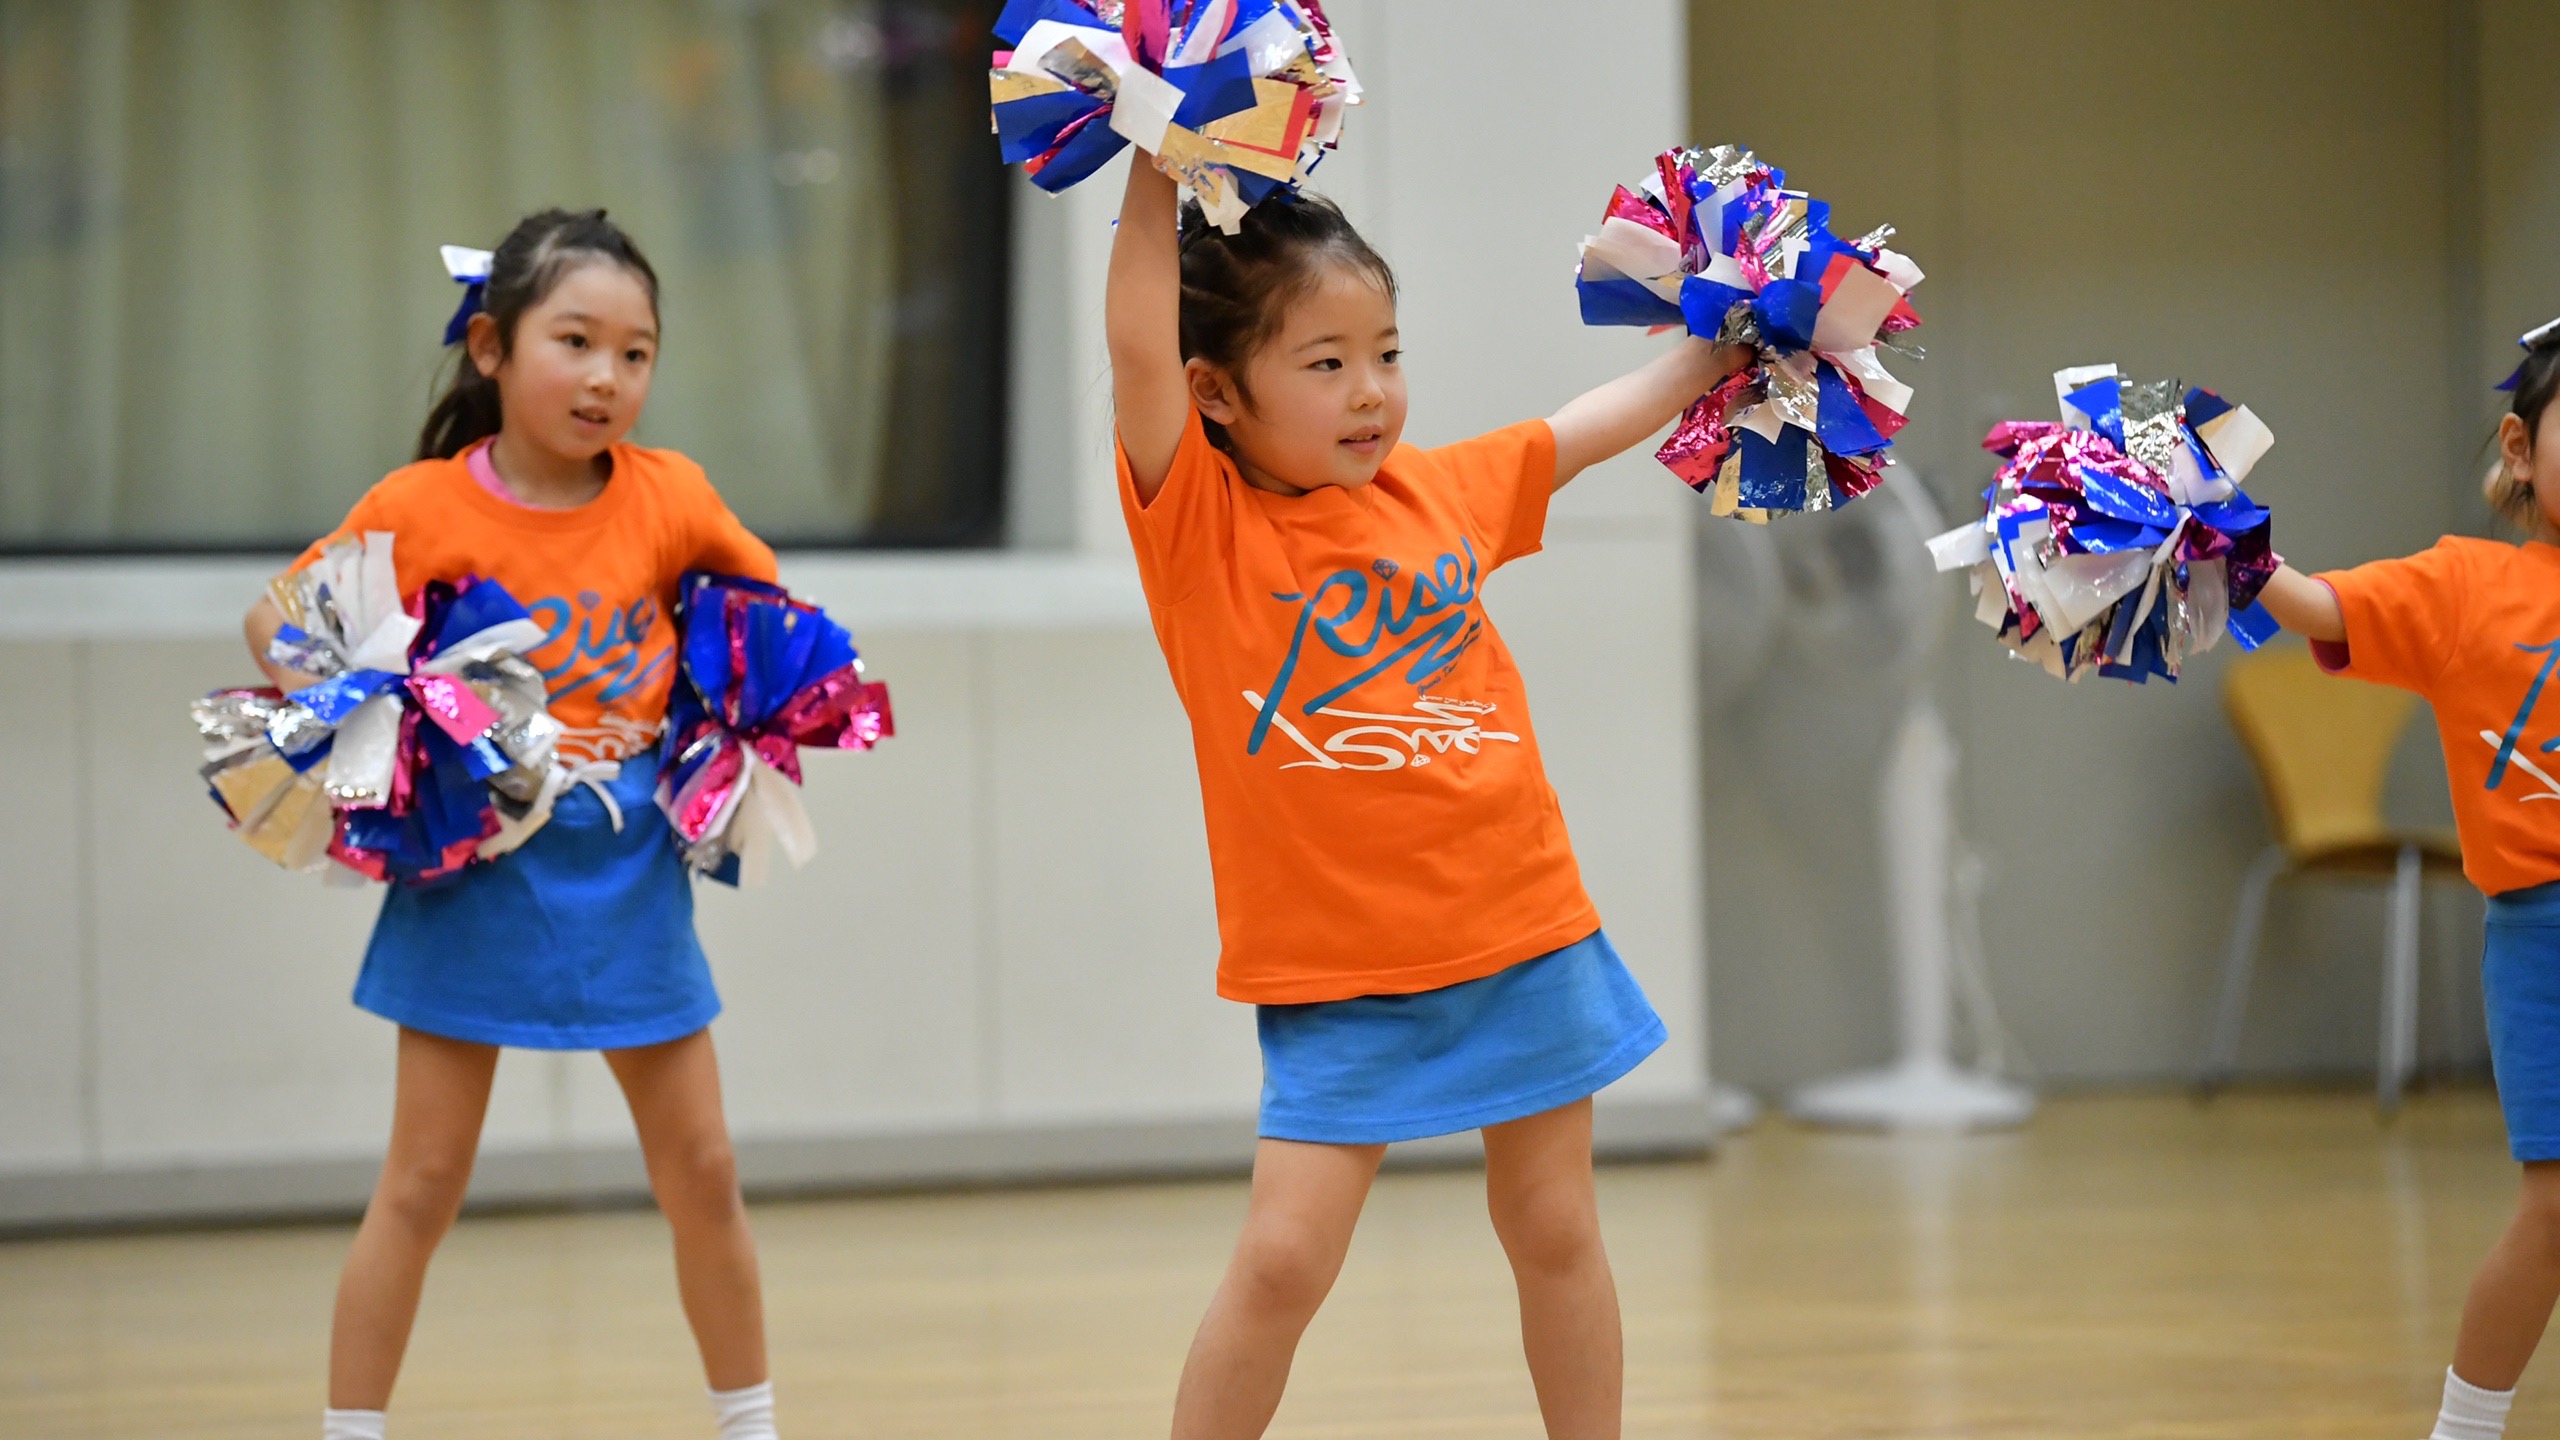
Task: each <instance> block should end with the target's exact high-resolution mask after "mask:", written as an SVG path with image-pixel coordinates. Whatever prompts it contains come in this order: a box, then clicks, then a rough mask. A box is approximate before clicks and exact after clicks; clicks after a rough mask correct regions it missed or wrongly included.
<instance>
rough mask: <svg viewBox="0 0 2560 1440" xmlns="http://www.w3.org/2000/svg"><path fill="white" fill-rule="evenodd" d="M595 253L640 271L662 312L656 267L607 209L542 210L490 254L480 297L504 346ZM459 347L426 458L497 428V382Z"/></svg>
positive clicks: (424, 438) (427, 439)
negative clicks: (529, 313) (485, 285)
mask: <svg viewBox="0 0 2560 1440" xmlns="http://www.w3.org/2000/svg"><path fill="white" fill-rule="evenodd" d="M597 260H605V261H610V262H612V263H613V264H616V265H619V266H621V267H622V268H623V269H625V270H628V271H630V272H631V273H632V274H633V275H636V276H638V277H639V279H640V283H641V285H642V286H643V287H644V288H646V289H647V290H648V292H649V313H650V314H652V315H655V314H656V313H657V310H658V272H657V271H656V270H655V269H653V268H651V266H650V264H649V257H647V256H646V255H643V254H641V253H640V247H639V246H638V245H635V244H633V243H632V240H631V237H630V236H629V235H627V234H625V233H623V229H622V227H621V226H619V225H616V224H614V223H613V222H612V221H610V220H608V219H606V218H605V216H604V211H602V210H601V209H598V210H544V211H541V212H540V213H538V214H533V215H527V216H526V217H524V218H523V219H522V220H519V221H517V222H516V228H514V229H513V230H510V231H508V232H507V238H506V239H504V240H501V241H499V242H498V248H497V251H496V253H495V255H494V257H493V258H492V259H491V260H490V262H489V283H488V288H487V289H486V290H485V291H483V292H482V294H481V297H480V308H481V309H482V310H484V311H486V312H487V313H488V316H489V318H490V319H491V320H494V321H496V322H497V325H498V351H499V353H500V354H502V355H507V354H513V353H514V352H515V348H516V323H517V322H518V321H520V320H522V319H524V312H526V311H527V310H530V309H532V308H533V307H534V306H536V305H539V304H541V303H542V302H543V300H544V299H545V298H546V297H547V296H549V295H550V294H551V292H552V290H553V289H554V288H555V287H556V286H558V285H559V283H560V280H561V277H563V276H565V275H567V274H568V273H569V272H570V271H572V270H574V269H576V268H577V267H579V266H580V265H585V264H588V263H591V262H593V261H597ZM453 351H454V355H453V378H452V379H451V380H450V381H448V382H447V383H446V385H445V390H444V396H443V398H441V399H439V400H437V401H436V403H435V408H434V409H432V410H429V411H428V412H427V423H426V425H425V426H424V427H423V428H422V429H420V430H419V431H418V458H419V459H421V460H449V459H452V458H453V457H454V456H456V455H459V454H461V453H462V452H463V451H465V450H468V449H470V448H471V447H472V446H473V445H474V444H476V443H478V442H479V441H482V440H485V439H487V438H488V437H490V436H492V435H495V434H497V433H498V424H499V409H498V382H497V381H495V380H493V379H491V378H490V377H488V376H486V375H483V374H481V373H480V367H479V366H477V365H474V364H473V363H471V349H470V346H469V345H468V344H467V343H457V344H455V345H454V346H453Z"/></svg>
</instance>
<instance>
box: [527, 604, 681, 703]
mask: <svg viewBox="0 0 2560 1440" xmlns="http://www.w3.org/2000/svg"><path fill="white" fill-rule="evenodd" d="M525 608H526V610H527V612H528V613H530V614H531V615H532V616H533V618H534V619H535V620H536V621H537V622H539V623H540V624H541V626H542V628H543V636H542V643H541V644H540V645H538V646H536V647H535V649H536V650H537V651H541V650H548V649H549V648H551V646H552V645H553V644H554V643H555V642H558V641H561V640H564V639H565V640H569V641H570V642H571V643H570V646H569V652H568V653H567V654H566V655H563V656H561V657H560V659H559V661H558V662H557V663H555V664H551V665H546V666H543V667H541V668H542V678H543V679H544V680H546V681H548V682H550V686H551V698H552V699H554V700H558V699H561V698H563V697H566V696H570V695H575V694H577V693H578V692H579V691H581V690H584V689H587V688H588V687H589V686H593V687H594V688H595V692H596V699H597V700H598V701H599V702H600V703H603V704H607V705H610V704H612V703H613V702H614V701H616V700H619V699H621V698H622V697H623V696H625V695H628V694H630V693H631V692H633V691H635V690H639V689H642V688H644V687H646V686H647V685H649V684H650V683H651V682H652V681H654V680H655V679H656V678H657V677H658V675H659V674H660V673H661V672H663V671H664V670H665V669H666V668H667V666H668V665H669V664H671V663H672V662H673V661H674V659H675V652H674V651H673V650H672V649H667V650H660V651H659V652H658V653H657V654H656V655H654V656H648V657H647V658H646V659H645V661H644V659H643V651H644V647H645V646H647V644H648V642H649V637H650V635H651V633H652V632H653V631H655V630H656V629H657V626H658V602H657V601H656V600H655V599H654V598H651V597H649V596H645V595H644V596H642V597H641V598H640V599H638V600H635V601H633V602H632V603H631V604H630V605H629V606H628V607H627V608H624V609H620V610H602V611H601V612H599V611H598V610H597V609H596V608H593V607H582V608H588V613H587V615H586V616H585V617H584V618H579V616H578V614H577V611H576V610H573V609H572V608H571V607H570V604H569V602H568V601H566V600H563V599H559V598H558V597H553V598H551V599H547V600H539V601H536V602H535V603H533V604H531V605H529V606H526V607H525ZM573 624H574V625H575V626H576V627H577V633H576V635H575V636H574V637H573V636H571V634H570V627H571V626H572V625H573ZM573 672H577V673H573Z"/></svg>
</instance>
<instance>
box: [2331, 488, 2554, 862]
mask: <svg viewBox="0 0 2560 1440" xmlns="http://www.w3.org/2000/svg"><path fill="white" fill-rule="evenodd" d="M2319 579H2320V580H2322V581H2323V582H2324V583H2326V584H2327V585H2328V587H2329V588H2330V589H2331V590H2333V591H2335V592H2336V593H2337V596H2338V608H2339V609H2340V610H2341V611H2342V612H2344V613H2345V615H2346V621H2347V643H2346V647H2345V654H2344V655H2343V656H2342V655H2340V654H2339V653H2338V647H2336V646H2321V647H2318V649H2319V652H2320V655H2321V663H2322V664H2323V665H2324V666H2326V667H2327V668H2328V669H2330V670H2331V671H2333V672H2335V673H2337V674H2341V675H2351V676H2354V677H2355V678H2357V679H2359V680H2372V681H2377V682H2379V683H2381V684H2385V685H2397V686H2399V687H2400V688H2402V689H2404V690H2414V691H2416V692H2417V693H2418V694H2420V695H2421V696H2424V697H2425V698H2426V701H2427V703H2428V704H2429V705H2431V706H2433V707H2434V708H2435V714H2436V732H2437V734H2438V736H2439V738H2440V739H2442V741H2443V742H2444V767H2445V774H2446V778H2447V780H2448V781H2449V782H2450V783H2451V785H2452V787H2453V818H2454V823H2455V826H2456V827H2457V828H2458V829H2459V830H2460V831H2461V833H2462V869H2463V873H2465V874H2467V875H2469V876H2470V877H2471V883H2472V884H2474V885H2477V886H2479V887H2480V888H2481V890H2483V891H2485V892H2486V893H2488V894H2491V895H2499V894H2504V893H2505V892H2507V891H2510V890H2522V889H2525V888H2527V887H2528V886H2533V885H2541V884H2545V883H2548V882H2550V881H2553V880H2560V804H2555V805H2554V806H2553V808H2551V809H2549V810H2536V809H2534V808H2533V807H2534V806H2535V805H2536V804H2537V803H2541V802H2544V801H2560V684H2555V683H2552V682H2553V681H2554V680H2555V679H2560V676H2555V675H2554V673H2553V672H2554V670H2555V669H2560V548H2554V547H2553V546H2550V545H2545V544H2540V543H2535V544H2531V545H2522V546H2517V545H2502V544H2500V543H2498V542H2496V541H2494V540H2465V539H2458V538H2454V537H2450V536H2448V537H2447V538H2445V539H2443V540H2440V541H2438V542H2436V545H2435V548H2434V549H2432V550H2424V551H2421V552H2419V553H2418V554H2415V555H2411V556H2408V557H2406V558H2403V559H2398V560H2376V561H2374V562H2373V563H2372V564H2370V565H2359V566H2357V567H2355V568H2354V569H2352V570H2332V571H2330V572H2328V573H2326V574H2324V575H2321V576H2320V577H2319Z"/></svg>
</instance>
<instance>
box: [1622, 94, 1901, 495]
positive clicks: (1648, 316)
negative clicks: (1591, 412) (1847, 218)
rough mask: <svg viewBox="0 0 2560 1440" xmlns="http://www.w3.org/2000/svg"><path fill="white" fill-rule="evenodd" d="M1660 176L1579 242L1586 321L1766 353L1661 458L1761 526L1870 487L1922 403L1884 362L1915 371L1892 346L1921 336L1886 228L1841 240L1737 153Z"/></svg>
mask: <svg viewBox="0 0 2560 1440" xmlns="http://www.w3.org/2000/svg"><path fill="white" fill-rule="evenodd" d="M1654 163H1655V172H1656V173H1655V174H1654V175H1653V176H1652V177H1651V178H1649V179H1647V180H1646V181H1645V182H1644V185H1643V186H1642V188H1640V189H1637V190H1629V189H1627V188H1626V187H1625V186H1620V187H1619V188H1618V191H1617V193H1616V194H1615V195H1613V196H1611V197H1610V200H1609V209H1608V213H1607V214H1606V215H1605V216H1604V217H1603V218H1602V220H1601V223H1600V233H1599V234H1597V235H1594V236H1592V237H1590V238H1589V239H1586V240H1584V241H1583V242H1582V267H1581V271H1580V273H1579V274H1578V276H1577V277H1576V279H1575V289H1576V290H1577V291H1578V292H1579V293H1580V296H1581V301H1582V319H1583V323H1585V324H1588V325H1647V326H1653V327H1657V328H1667V327H1670V326H1674V325H1677V326H1681V327H1684V328H1686V329H1687V330H1688V332H1689V333H1690V334H1692V335H1698V336H1703V337H1705V338H1707V339H1710V340H1715V341H1717V342H1719V343H1724V344H1736V345H1748V346H1750V347H1752V349H1753V351H1754V358H1753V363H1752V364H1750V365H1748V366H1746V367H1744V368H1743V369H1741V370H1739V371H1736V372H1735V373H1734V374H1733V375H1732V376H1731V377H1729V378H1727V379H1726V380H1725V382H1724V383H1723V384H1721V385H1719V386H1717V387H1716V388H1715V389H1714V390H1712V391H1710V392H1709V393H1708V394H1707V395H1705V396H1704V397H1702V398H1701V399H1700V400H1699V401H1698V402H1697V403H1696V404H1695V405H1692V406H1691V407H1690V408H1689V411H1688V413H1687V414H1685V415H1683V416H1682V417H1681V419H1680V423H1679V425H1678V426H1677V427H1676V428H1674V429H1673V430H1672V432H1671V438H1670V440H1669V441H1668V442H1666V443H1665V444H1664V445H1663V447H1662V448H1661V449H1660V450H1659V451H1657V452H1655V456H1654V458H1656V459H1658V460H1660V461H1661V462H1662V463H1663V464H1664V465H1666V466H1668V467H1669V468H1670V470H1671V472H1672V473H1673V474H1675V475H1678V476H1679V477H1680V478H1681V479H1683V480H1685V481H1687V482H1688V483H1689V486H1690V488H1691V489H1694V490H1697V491H1699V492H1701V493H1704V494H1708V495H1710V496H1711V497H1712V500H1713V505H1714V509H1715V513H1717V514H1719V515H1732V516H1736V517H1739V518H1741V519H1745V520H1751V521H1766V520H1767V519H1768V517H1769V516H1770V515H1771V514H1773V513H1780V512H1789V511H1801V510H1828V509H1831V508H1832V507H1834V506H1837V505H1846V504H1848V503H1849V502H1850V501H1852V500H1855V499H1857V498H1858V497H1859V496H1861V495H1864V494H1865V493H1867V492H1868V491H1869V490H1872V489H1874V488H1875V487H1876V485H1877V483H1878V482H1879V481H1880V480H1881V479H1882V478H1883V470H1884V467H1885V466H1887V465H1889V464H1891V463H1892V459H1891V457H1890V456H1889V455H1888V454H1887V453H1886V452H1887V451H1888V450H1889V449H1890V448H1891V447H1892V444H1893V436H1894V433H1895V432H1896V431H1898V430H1900V429H1901V428H1902V425H1903V417H1904V415H1905V414H1906V413H1907V412H1908V410H1909V408H1910V404H1911V388H1910V387H1909V386H1907V385H1904V384H1903V383H1902V382H1900V381H1898V380H1896V379H1894V378H1893V376H1892V374H1891V373H1890V372H1888V371H1887V370H1886V369H1885V368H1884V363H1883V361H1882V360H1881V359H1880V358H1878V356H1877V353H1876V352H1877V350H1878V349H1879V348H1888V349H1894V350H1897V351H1900V352H1902V353H1905V354H1908V355H1910V356H1911V357H1912V358H1914V359H1917V358H1919V353H1920V352H1919V351H1918V349H1917V348H1916V347H1911V346H1905V345H1901V344H1899V343H1896V342H1894V341H1893V340H1892V337H1894V336H1896V335H1899V334H1901V333H1902V332H1903V331H1906V330H1909V329H1911V328H1913V327H1914V326H1917V325H1918V324H1919V323H1920V316H1919V315H1918V313H1917V312H1915V311H1914V310H1912V308H1911V303H1910V301H1909V300H1907V299H1906V298H1904V297H1905V296H1906V295H1907V294H1908V293H1909V291H1910V289H1911V287H1912V286H1914V285H1917V284H1919V283H1920V280H1921V274H1920V267H1919V266H1917V265H1914V264H1912V263H1911V261H1910V260H1909V259H1907V258H1905V257H1904V256H1901V255H1898V254H1895V253H1894V252H1893V251H1891V250H1888V249H1886V248H1885V244H1884V242H1885V241H1886V240H1888V239H1890V238H1891V237H1892V235H1893V227H1891V226H1889V225H1888V226H1883V227H1880V228H1879V229H1877V230H1875V231H1874V232H1873V233H1871V234H1868V235H1865V236H1863V237H1861V238H1859V239H1856V240H1842V239H1840V238H1839V237H1837V236H1835V235H1833V234H1832V233H1831V207H1830V206H1828V205H1826V204H1824V203H1823V202H1821V201H1819V200H1816V199H1813V198H1812V197H1811V196H1808V195H1806V194H1805V193H1804V192H1802V191H1798V190H1789V189H1787V188H1786V175H1785V174H1784V173H1783V172H1781V171H1778V170H1773V169H1771V168H1769V167H1768V166H1766V165H1763V164H1761V163H1760V162H1759V160H1758V159H1756V158H1755V157H1754V156H1753V155H1752V153H1751V152H1750V151H1748V150H1745V149H1742V148H1740V147H1738V146H1732V145H1719V146H1716V147H1714V148H1713V149H1708V150H1666V151H1664V152H1663V153H1662V154H1661V155H1660V156H1659V157H1658V158H1657V159H1656V160H1655V162H1654Z"/></svg>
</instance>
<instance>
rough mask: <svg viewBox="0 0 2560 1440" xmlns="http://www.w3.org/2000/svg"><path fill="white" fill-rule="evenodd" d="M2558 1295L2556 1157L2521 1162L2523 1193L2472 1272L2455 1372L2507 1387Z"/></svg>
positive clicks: (2559, 1175) (2559, 1188) (2489, 1386)
mask: <svg viewBox="0 0 2560 1440" xmlns="http://www.w3.org/2000/svg"><path fill="white" fill-rule="evenodd" d="M2555 1298H2560V1161H2538V1162H2536V1163H2533V1164H2530V1165H2527V1166H2525V1167H2524V1194H2523V1196H2522V1198H2520V1199H2519V1200H2518V1201H2517V1202H2516V1213H2515V1218H2514V1219H2513V1220H2511V1221H2509V1222H2508V1223H2507V1233H2506V1234H2504V1235H2502V1236H2500V1237H2499V1238H2498V1243H2497V1244H2496V1245H2495V1246H2493V1247H2491V1248H2490V1251H2489V1258H2488V1259H2486V1260H2484V1261H2482V1262H2481V1263H2480V1272H2479V1273H2478V1274H2477V1275H2474V1276H2473V1277H2472V1279H2471V1296H2470V1298H2469V1299H2468V1300H2467V1301H2465V1302H2464V1304H2463V1307H2462V1334H2461V1337H2460V1338H2459V1339H2457V1340H2455V1341H2454V1346H2453V1373H2454V1374H2456V1375H2459V1376H2461V1377H2462V1378H2463V1379H2464V1380H2466V1381H2468V1382H2470V1383H2471V1384H2473V1385H2477V1386H2479V1387H2480V1388H2481V1389H2483V1390H2512V1389H2514V1388H2515V1386H2516V1380H2517V1377H2519V1376H2521V1375H2523V1374H2524V1366H2525V1362H2526V1361H2528V1360H2531V1359H2532V1358H2533V1351H2534V1347H2535V1346H2537V1345H2539V1344H2541V1343H2542V1330H2543V1327H2544V1326H2546V1325H2548V1324H2550V1323H2551V1305H2552V1301H2553V1300H2554V1299H2555Z"/></svg>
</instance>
